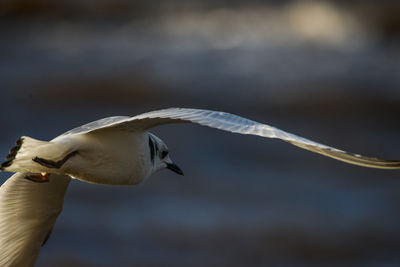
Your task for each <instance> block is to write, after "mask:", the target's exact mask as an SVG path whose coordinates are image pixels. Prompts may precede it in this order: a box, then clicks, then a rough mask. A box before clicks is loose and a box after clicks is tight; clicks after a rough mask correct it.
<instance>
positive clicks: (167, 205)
mask: <svg viewBox="0 0 400 267" xmlns="http://www.w3.org/2000/svg"><path fill="white" fill-rule="evenodd" d="M307 5H309V4H307ZM307 5H306V6H305V7H306V8H304V6H301V5H300V6H296V5H290V4H288V5H287V6H284V7H281V8H277V7H271V6H262V7H261V6H260V7H258V8H239V9H237V8H236V9H232V10H231V9H224V8H223V9H221V8H219V9H210V10H208V9H191V10H190V12H189V11H185V12H178V11H175V12H172V13H171V11H168V12H166V13H162V14H158V15H157V16H151V17H148V16H143V17H141V18H140V19H126V18H125V19H122V20H118V19H117V20H112V19H110V18H107V19H82V18H80V19H78V20H71V19H65V20H63V19H56V20H54V18H51V17H50V18H49V17H44V18H42V17H39V18H37V17H35V18H34V19H31V18H29V19H27V18H25V19H24V18H22V19H21V18H19V19H15V18H9V17H7V18H2V21H1V23H2V25H3V26H5V27H1V28H0V34H1V36H3V37H4V38H2V41H1V42H0V51H1V55H0V58H1V60H0V80H1V84H0V90H1V99H0V103H1V105H0V111H1V114H3V116H2V117H1V118H0V125H1V132H0V137H1V139H0V149H1V150H0V151H4V153H3V154H4V155H5V154H6V153H7V151H8V149H9V147H10V146H12V144H13V142H14V140H15V139H17V138H18V137H19V136H21V135H29V136H32V137H35V138H38V139H44V140H48V139H51V138H53V137H54V136H57V135H58V134H61V133H62V132H65V131H67V130H69V129H70V128H73V127H75V126H78V125H80V124H83V123H86V122H89V121H91V120H95V119H99V118H102V117H105V116H111V115H135V114H138V113H141V112H145V111H149V110H154V109H158V108H162V107H170V106H182V107H197V108H211V109H217V110H224V111H228V112H232V113H236V114H241V115H245V116H248V117H250V118H252V119H255V120H258V121H261V122H266V123H269V124H271V125H274V126H277V127H280V128H283V129H285V130H288V131H290V132H293V133H295V134H299V135H302V136H304V137H307V138H311V139H314V140H316V141H319V142H322V143H326V144H329V145H333V146H337V147H338V148H341V149H346V150H350V151H353V152H358V153H363V154H366V155H372V156H380V157H386V158H396V157H397V158H399V157H400V156H399V153H398V151H399V150H400V141H399V139H398V136H399V133H400V128H399V124H398V115H399V111H400V110H399V101H400V94H399V92H400V91H399V85H400V79H399V77H400V75H399V74H400V66H399V64H398V62H400V53H399V51H400V46H399V42H398V41H396V40H397V39H393V40H391V41H390V42H387V41H385V40H383V39H380V38H379V36H378V35H377V34H376V32H374V31H373V30H371V29H370V28H368V27H369V26H368V25H366V24H363V23H362V22H361V21H358V20H357V17H356V16H354V17H355V19H354V20H351V21H350V22H348V19H349V17H348V16H349V14H348V13H346V12H349V11H346V12H345V11H344V10H343V9H340V8H337V7H335V5H327V6H322V7H318V5H317V8H316V9H313V8H315V7H313V6H307ZM293 10H294V11H293ZM304 10H305V11H304ZM307 10H308V11H307ZM310 10H311V11H310ZM321 10H322V11H321ZM296 12H297V13H296ZM301 12H306V13H305V15H301V14H302V13H301ZM307 12H311V13H307ZM318 12H320V13H318ZM321 12H322V13H321ZM324 12H325V13H324ZM329 12H330V13H329ZM298 14H300V15H298ZM321 14H322V15H324V16H323V17H324V18H327V19H322V20H321V25H322V26H321V27H322V28H321V29H319V28H317V29H313V28H311V30H310V28H309V26H307V25H308V24H307V21H305V22H303V21H302V20H301V19H302V18H306V17H307V16H316V17H317V18H318V16H319V15H321ZM329 14H330V16H333V17H331V19H328V17H327V16H328V15H329ZM332 14H333V15H332ZM335 16H336V17H337V18H336V19H335ZM288 17H289V18H290V19H287V18H288ZM299 18H300V21H298V19H299ZM338 18H339V19H338ZM293 20H294V21H296V23H295V24H291V23H293V22H291V21H293ZM325 21H330V22H329V23H330V24H329V23H328V24H327V25H325V26H323V25H324V24H323V23H322V22H325ZM341 21H345V22H346V23H349V24H343V25H342V24H340V23H341ZM299 23H300V24H299ZM302 23H305V24H304V25H303V24H302ZM314 24H315V23H314ZM314 24H311V25H314ZM293 25H295V26H293ZM296 25H297V26H298V25H303V26H301V27H300V26H299V27H297V26H296ZM349 25H350V26H349ZM323 27H328V29H332V27H336V28H334V29H335V30H336V32H333V31H332V33H329V31H327V30H326V29H325V28H323ZM325 32H326V33H325ZM323 33H324V34H323ZM315 34H317V35H315ZM330 34H331V35H330ZM154 131H155V132H156V134H158V135H159V136H161V137H162V138H163V139H164V140H165V141H166V142H167V144H168V146H169V148H170V151H171V157H172V158H173V159H174V160H175V161H176V162H177V163H178V164H179V165H180V166H181V167H182V168H183V170H184V171H185V174H186V175H185V176H184V177H180V176H179V177H178V176H176V175H174V174H173V173H169V172H167V171H161V172H159V173H157V174H156V175H154V176H153V177H151V178H150V179H149V180H147V181H146V182H144V183H143V184H141V185H139V186H135V187H106V186H98V185H91V184H85V183H82V182H79V181H73V182H72V183H71V185H70V188H69V191H68V193H67V196H66V200H65V205H64V210H63V213H62V214H61V216H60V217H59V219H58V222H57V224H56V227H55V229H54V231H53V234H52V236H51V238H50V240H49V242H48V243H47V244H46V246H45V247H44V248H43V249H42V252H41V255H40V257H39V260H38V264H37V265H38V266H56V265H57V266H133V265H135V266H266V265H273V266H314V265H316V266H321V265H323V266H338V265H339V266H397V265H398V264H399V263H400V256H399V255H398V250H399V248H400V241H399V238H400V228H399V225H400V224H399V223H400V217H399V215H398V203H399V200H400V199H399V198H400V197H399V190H400V189H399V188H400V187H399V186H400V180H399V173H398V172H396V171H382V170H370V169H364V168H360V167H354V166H348V165H346V164H344V163H340V162H336V161H333V160H331V159H326V158H323V157H321V156H319V155H314V154H312V153H309V152H306V151H302V150H300V149H298V148H295V147H292V146H290V145H288V144H285V143H282V142H279V141H276V140H264V139H261V138H257V137H249V136H238V135H231V134H228V133H223V132H219V131H217V130H212V129H205V128H202V127H199V126H191V125H175V126H173V125H170V126H164V127H162V128H159V129H155V130H154ZM0 177H1V178H2V179H3V180H4V179H5V178H7V177H8V174H4V173H1V174H0Z"/></svg>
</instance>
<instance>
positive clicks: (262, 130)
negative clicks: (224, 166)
mask: <svg viewBox="0 0 400 267" xmlns="http://www.w3.org/2000/svg"><path fill="white" fill-rule="evenodd" d="M113 118H115V117H113ZM119 118H120V119H118V120H115V121H113V119H110V123H109V124H105V123H100V124H98V125H100V127H97V128H92V129H88V130H87V131H82V132H81V133H85V132H91V131H96V130H100V129H104V128H118V129H124V130H128V131H136V130H148V129H150V128H153V127H155V126H159V125H162V124H168V123H178V122H191V123H197V124H200V125H203V126H208V127H211V128H216V129H220V130H224V131H228V132H233V133H239V134H249V135H257V136H261V137H268V138H277V139H281V140H283V141H286V142H289V143H291V144H292V145H295V146H298V147H301V148H303V149H306V150H310V151H312V152H315V153H319V154H322V155H324V156H327V157H331V158H334V159H337V160H340V161H344V162H347V163H350V164H354V165H359V166H363V167H370V168H379V169H400V161H397V160H386V159H379V158H373V157H365V156H362V155H358V154H352V153H348V152H346V151H343V150H339V149H336V148H333V147H330V146H326V145H323V144H320V143H317V142H314V141H312V140H309V139H306V138H303V137H300V136H297V135H294V134H291V133H288V132H285V131H282V130H280V129H278V128H275V127H272V126H269V125H267V124H262V123H258V122H256V121H252V120H249V119H246V118H243V117H240V116H237V115H233V114H229V113H226V112H217V111H211V110H201V109H187V108H170V109H163V110H156V111H152V112H148V113H144V114H140V115H137V116H135V117H130V118H126V117H119ZM104 120H105V121H106V119H104ZM102 121H103V120H102ZM89 125H90V124H89Z"/></svg>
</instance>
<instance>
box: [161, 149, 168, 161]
mask: <svg viewBox="0 0 400 267" xmlns="http://www.w3.org/2000/svg"><path fill="white" fill-rule="evenodd" d="M166 156H168V151H167V150H164V151H162V152H161V158H162V159H163V158H165V157H166Z"/></svg>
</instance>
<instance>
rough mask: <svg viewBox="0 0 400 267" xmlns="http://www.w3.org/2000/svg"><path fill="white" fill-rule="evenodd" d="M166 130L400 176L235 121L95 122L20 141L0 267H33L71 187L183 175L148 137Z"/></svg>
mask: <svg viewBox="0 0 400 267" xmlns="http://www.w3.org/2000/svg"><path fill="white" fill-rule="evenodd" d="M170 123H196V124H200V125H203V126H208V127H211V128H216V129H220V130H224V131H228V132H233V133H239V134H246V135H256V136H261V137H268V138H277V139H281V140H283V141H285V142H288V143H291V144H292V145H295V146H298V147H301V148H303V149H306V150H309V151H312V152H315V153H319V154H322V155H324V156H327V157H331V158H334V159H336V160H340V161H343V162H346V163H350V164H354V165H359V166H363V167H369V168H378V169H400V161H397V160H386V159H380V158H375V157H366V156H362V155H359V154H353V153H349V152H346V151H343V150H339V149H336V148H333V147H330V146H326V145H323V144H320V143H317V142H314V141H311V140H309V139H305V138H303V137H300V136H297V135H294V134H291V133H288V132H285V131H283V130H280V129H278V128H275V127H272V126H269V125H267V124H262V123H258V122H255V121H252V120H249V119H246V118H243V117H240V116H237V115H233V114H229V113H225V112H217V111H210V110H201V109H188V108H169V109H163V110H157V111H152V112H148V113H144V114H140V115H137V116H134V117H127V116H116V117H109V118H104V119H100V120H97V121H94V122H91V123H88V124H85V125H83V126H80V127H78V128H75V129H72V130H70V131H68V132H66V133H64V134H62V135H60V136H57V137H56V138H54V139H53V140H51V141H50V142H46V141H41V140H37V139H34V138H31V137H27V136H23V137H21V138H19V139H18V141H17V142H16V146H15V147H13V148H12V149H11V150H10V152H9V154H8V156H7V157H6V160H5V161H4V162H3V163H2V164H1V165H0V170H1V171H6V172H17V173H16V174H14V175H13V176H12V177H11V178H9V179H8V180H7V181H6V182H5V183H4V184H3V185H2V186H1V187H0V265H1V266H9V265H13V264H14V265H16V264H20V265H22V266H29V265H33V264H34V262H35V260H36V257H37V255H38V253H39V251H40V247H41V246H42V245H43V244H44V243H45V242H46V240H47V238H48V237H49V235H50V233H51V230H52V228H53V226H54V223H55V220H56V218H57V216H58V215H59V213H60V212H61V209H62V204H63V199H64V194H65V191H66V189H67V187H68V184H69V182H70V179H71V178H73V179H79V180H81V181H84V182H89V183H96V184H106V185H135V184H138V183H140V182H142V181H143V180H145V179H146V178H148V177H149V176H151V175H152V174H153V173H155V172H156V171H158V170H161V169H169V170H171V171H173V172H175V173H177V174H181V175H183V171H182V170H181V169H180V167H178V165H177V164H175V163H174V162H173V161H172V159H171V158H170V154H169V150H168V147H167V145H166V144H165V143H164V142H163V141H162V140H161V139H160V138H158V137H157V136H155V135H154V134H152V133H150V132H149V130H150V129H151V128H153V127H156V126H159V125H163V124H170Z"/></svg>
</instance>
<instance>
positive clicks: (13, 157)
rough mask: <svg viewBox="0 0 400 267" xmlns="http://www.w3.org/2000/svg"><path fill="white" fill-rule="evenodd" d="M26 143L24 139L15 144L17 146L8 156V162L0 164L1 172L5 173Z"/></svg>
mask: <svg viewBox="0 0 400 267" xmlns="http://www.w3.org/2000/svg"><path fill="white" fill-rule="evenodd" d="M23 142H24V138H23V137H21V138H19V139H18V140H17V141H16V142H15V144H16V146H14V147H12V148H11V149H10V151H9V152H8V155H7V156H6V160H5V161H4V162H3V163H1V164H0V171H5V170H6V168H8V167H10V166H11V165H12V163H13V161H14V159H15V157H16V156H17V154H18V151H19V150H20V149H21V147H22V144H23Z"/></svg>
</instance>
